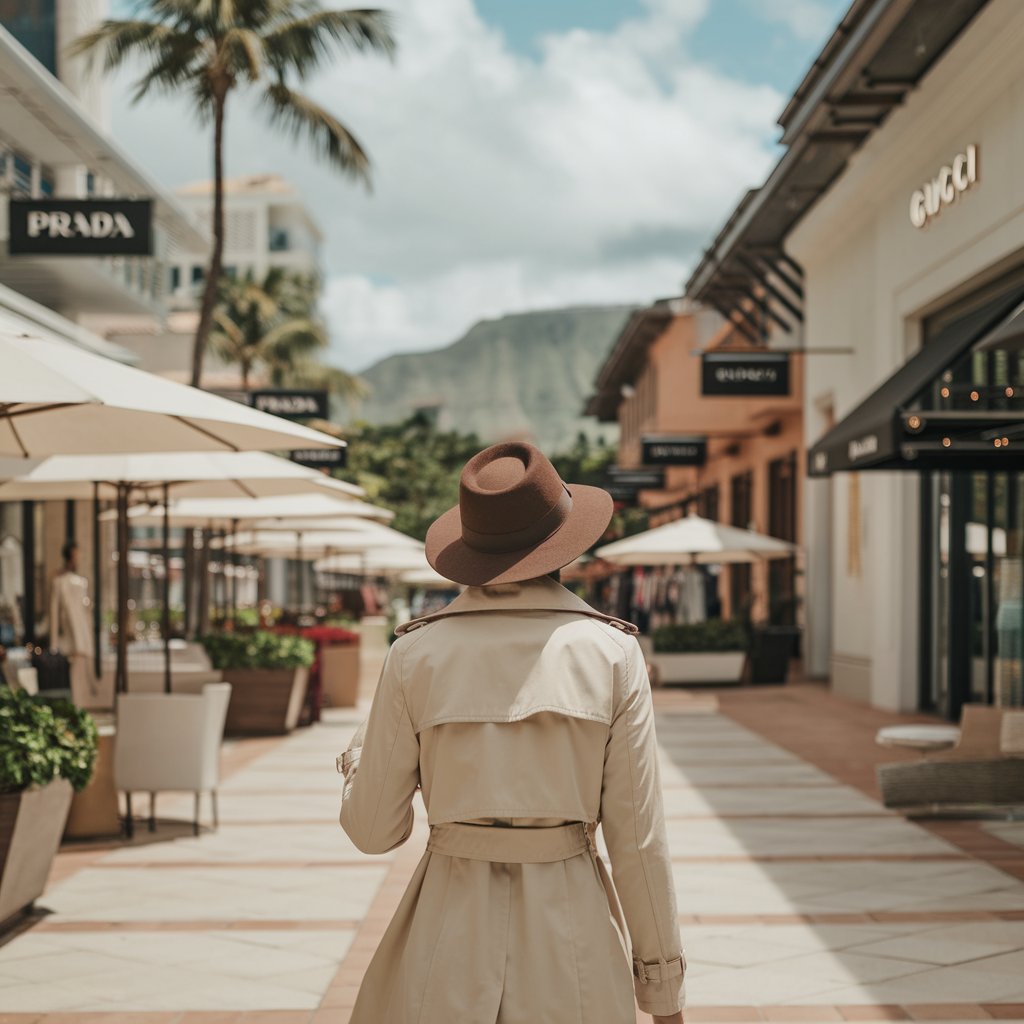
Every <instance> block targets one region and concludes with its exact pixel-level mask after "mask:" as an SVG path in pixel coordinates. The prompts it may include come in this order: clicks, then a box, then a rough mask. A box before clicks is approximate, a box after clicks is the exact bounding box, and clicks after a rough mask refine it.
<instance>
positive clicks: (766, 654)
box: [750, 626, 800, 684]
mask: <svg viewBox="0 0 1024 1024" xmlns="http://www.w3.org/2000/svg"><path fill="white" fill-rule="evenodd" d="M799 642H800V630H799V629H798V628H797V627H796V626H755V627H754V629H753V630H752V631H751V634H750V682H751V683H754V684H767V683H784V682H785V681H786V674H787V673H788V672H789V660H790V658H792V657H793V655H794V654H795V653H796V650H797V645H798V644H799Z"/></svg>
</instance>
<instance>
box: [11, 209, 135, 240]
mask: <svg viewBox="0 0 1024 1024" xmlns="http://www.w3.org/2000/svg"><path fill="white" fill-rule="evenodd" d="M44 236H45V237H47V238H134V237H135V228H133V227H132V223H131V221H130V220H129V219H128V218H127V217H126V216H125V215H124V214H123V213H108V212H107V211H106V210H94V211H93V212H92V213H83V212H82V211H81V210H77V211H76V212H75V213H68V211H67V210H29V211H28V237H29V238H42V237H44Z"/></svg>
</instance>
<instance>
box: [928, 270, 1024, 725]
mask: <svg viewBox="0 0 1024 1024" xmlns="http://www.w3.org/2000/svg"><path fill="white" fill-rule="evenodd" d="M1022 300H1024V285H1022V276H1021V272H1020V270H1019V269H1018V270H1017V271H1016V272H1014V273H1011V274H1010V275H1008V276H1007V277H1004V278H1002V279H1000V280H998V281H996V282H994V283H993V284H991V285H989V286H987V287H985V288H983V289H980V290H979V291H977V292H976V293H974V294H973V295H971V296H968V297H967V298H966V299H964V300H963V301H961V302H958V303H956V304H955V305H953V306H951V307H950V308H949V309H947V310H943V311H941V312H940V313H938V314H937V315H936V316H934V317H931V318H929V319H928V320H926V321H925V322H924V324H923V325H922V335H923V342H924V344H925V345H926V346H927V345H928V344H930V343H932V342H933V341H935V339H937V338H938V337H939V336H940V334H942V333H943V332H948V331H951V330H954V331H955V330H957V329H959V328H962V329H963V330H964V332H965V333H968V334H969V333H974V332H976V330H977V328H978V325H979V324H984V323H987V322H989V321H992V320H993V319H996V320H999V319H1001V318H1002V317H1003V316H1004V315H1005V314H1006V312H1007V310H1009V309H1012V308H1013V306H1014V305H1015V304H1016V303H1018V302H1020V301H1022ZM1022 395H1024V346H1022V344H1021V337H1020V336H1019V335H1013V334H1011V335H1009V336H1007V337H1005V338H1003V340H1001V341H999V342H997V343H996V344H994V345H981V346H975V348H974V350H973V351H970V352H968V353H967V354H966V355H965V356H964V357H963V358H962V359H960V360H959V361H958V362H957V363H956V364H955V365H954V366H952V367H951V368H950V369H948V370H947V371H945V372H944V373H942V374H941V376H940V377H939V378H938V379H937V380H936V381H935V382H934V384H933V385H932V387H931V389H930V399H931V401H930V402H927V403H926V407H934V408H937V409H940V410H944V411H950V412H957V413H959V414H960V415H961V416H963V414H964V413H975V414H979V415H978V420H979V422H980V425H981V430H979V429H978V426H979V425H978V424H975V423H973V422H971V421H972V420H973V419H974V417H970V418H969V420H968V422H967V423H966V424H965V429H964V430H963V431H962V432H960V433H953V432H952V431H951V437H952V441H953V444H954V445H955V446H956V445H960V444H962V443H963V442H964V441H965V440H968V441H971V442H974V441H975V436H977V439H978V440H984V439H985V438H989V441H988V443H989V445H992V444H993V441H992V439H991V438H992V437H993V436H995V437H998V438H999V440H1000V441H1001V442H1002V437H1001V436H1000V435H1004V436H1006V437H1007V438H1009V439H1010V442H1009V444H1007V445H1006V446H1007V447H1009V448H1010V449H1011V452H1010V457H1011V459H1012V458H1013V448H1014V446H1015V445H1016V444H1017V443H1018V441H1019V439H1020V437H1021V427H1020V415H1021V412H1022V411H1024V401H1022ZM993 414H996V417H998V418H994V417H993ZM1003 415H1005V422H1002V416H1003ZM996 454H997V455H998V454H999V453H996ZM985 461H987V462H989V466H988V467H987V468H985V466H984V462H982V455H979V456H977V461H976V463H975V465H974V466H969V465H965V466H964V468H962V469H956V470H943V471H935V472H930V473H924V474H922V479H921V506H922V510H921V562H922V571H921V629H922V638H921V647H920V651H921V687H920V706H921V707H922V709H927V710H934V711H937V712H939V713H940V714H943V715H946V716H947V717H949V718H951V719H953V720H956V719H958V718H959V716H960V711H961V708H962V707H963V705H964V704H965V703H967V702H977V703H985V704H998V705H1001V706H1004V707H1021V706H1024V473H1021V472H1019V471H1017V470H1016V469H1015V468H1014V467H1013V464H1012V462H1010V465H1009V466H1007V468H1006V469H1003V468H1002V467H1000V466H999V465H998V460H997V459H996V458H994V457H992V456H986V457H985ZM1008 461H1009V460H1008ZM979 464H980V465H981V468H979Z"/></svg>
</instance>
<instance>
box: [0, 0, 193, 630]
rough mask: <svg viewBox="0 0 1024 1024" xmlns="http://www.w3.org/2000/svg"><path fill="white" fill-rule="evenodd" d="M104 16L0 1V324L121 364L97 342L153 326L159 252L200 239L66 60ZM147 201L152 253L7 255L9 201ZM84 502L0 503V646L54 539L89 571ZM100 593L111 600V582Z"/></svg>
mask: <svg viewBox="0 0 1024 1024" xmlns="http://www.w3.org/2000/svg"><path fill="white" fill-rule="evenodd" d="M105 12H106V5H105V3H101V2H99V0H2V2H0V329H4V330H10V331H15V332H17V333H25V334H30V335H40V336H44V337H51V338H58V339H60V340H62V341H65V342H70V343H72V344H75V345H80V346H82V347H85V348H88V349H90V350H92V351H95V352H97V353H99V354H101V355H104V356H107V357H110V358H114V359H119V360H121V361H125V362H135V361H136V357H135V356H134V355H133V354H132V353H131V352H130V351H128V350H127V349H126V348H124V347H122V346H119V345H117V344H112V343H111V342H110V341H108V340H107V339H106V337H105V335H107V334H108V333H110V331H111V329H112V327H113V325H115V324H117V323H119V322H121V321H122V320H123V319H124V318H126V317H127V318H133V319H139V318H144V319H146V320H148V321H152V322H158V321H159V320H160V318H162V317H163V316H164V315H165V313H166V312H167V309H168V300H169V296H170V289H169V283H170V278H169V254H170V252H171V250H172V248H173V247H178V248H182V247H190V248H200V247H202V246H203V245H204V244H205V239H204V237H203V236H202V235H201V234H200V233H199V231H198V230H197V229H196V228H195V227H194V226H193V224H192V222H191V220H190V219H189V217H188V216H187V214H186V213H185V211H184V209H183V208H182V206H181V205H180V204H179V203H178V201H177V200H176V199H175V198H174V197H173V196H171V195H170V194H169V193H167V192H166V191H165V190H163V189H161V188H160V187H159V186H157V185H156V183H155V182H153V181H152V179H150V178H149V177H148V176H147V175H146V174H145V173H144V172H143V171H142V170H141V169H140V168H139V167H138V165H137V164H136V163H135V162H134V161H133V160H132V159H131V157H130V156H129V155H128V154H127V153H126V152H125V151H124V150H123V149H122V148H121V147H120V146H119V145H118V144H117V143H116V141H115V140H114V139H112V138H111V136H110V135H109V134H108V133H107V131H106V130H105V126H106V123H107V120H108V119H107V109H108V108H107V104H106V99H105V86H104V84H103V82H102V80H101V79H98V78H96V77H95V76H93V75H90V74H88V73H87V72H86V68H85V65H84V62H82V61H76V60H74V59H72V58H70V57H69V56H68V54H67V48H68V44H69V43H70V42H71V41H72V40H73V39H75V38H77V36H78V35H79V34H80V33H81V32H82V31H84V30H86V29H87V28H89V27H90V26H91V25H92V24H94V23H95V20H96V19H97V18H99V17H102V16H103V15H104V14H105ZM116 198H128V199H141V198H145V199H150V200H151V201H152V214H153V222H152V240H153V245H152V253H151V254H150V255H62V254H60V253H57V252H53V253H36V254H28V255H19V254H12V253H11V251H10V236H11V224H12V216H11V205H10V204H11V201H12V200H13V201H15V203H17V202H18V201H26V200H40V201H46V200H59V201H63V200H69V201H71V202H76V201H80V200H95V201H96V202H97V203H98V204H99V205H103V202H104V200H106V199H116ZM91 515H92V509H91V508H90V507H89V503H85V502H78V503H75V502H68V503H65V502H53V501H49V502H17V503H4V504H0V643H9V642H11V640H12V639H13V638H14V637H16V636H18V637H20V636H27V637H28V638H30V639H31V638H33V637H34V636H35V635H36V630H37V627H39V626H42V625H44V621H43V620H44V616H45V610H46V607H47V595H48V589H49V581H50V579H51V577H52V575H53V574H54V572H55V571H56V569H57V567H58V566H59V564H60V549H61V546H62V545H63V543H64V541H65V540H66V539H68V538H70V537H73V538H75V539H76V540H77V541H78V543H79V545H80V547H81V555H82V565H83V568H85V569H87V571H88V573H89V574H90V575H92V574H93V569H92V565H93V562H92V530H91V527H90V525H89V524H90V522H91ZM106 593H107V594H109V593H111V590H110V588H109V586H108V587H107V588H106Z"/></svg>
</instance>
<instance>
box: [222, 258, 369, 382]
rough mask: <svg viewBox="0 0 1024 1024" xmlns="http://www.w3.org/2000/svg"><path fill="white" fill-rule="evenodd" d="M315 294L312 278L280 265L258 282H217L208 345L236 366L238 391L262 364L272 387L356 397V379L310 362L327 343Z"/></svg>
mask: <svg viewBox="0 0 1024 1024" xmlns="http://www.w3.org/2000/svg"><path fill="white" fill-rule="evenodd" d="M317 290H318V285H317V281H316V279H315V278H313V277H310V276H308V275H303V274H296V273H292V272H289V271H287V270H284V269H283V268H280V267H273V268H271V269H270V270H269V271H268V272H267V274H266V276H265V277H264V278H263V280H262V281H257V280H256V279H255V278H254V276H253V275H252V274H251V273H250V274H247V275H246V276H245V277H243V278H241V279H240V280H230V279H228V278H223V279H222V280H221V285H220V289H219V296H220V301H219V303H218V305H217V306H216V307H215V309H214V313H213V329H212V331H211V333H210V344H211V345H212V347H213V350H214V351H215V352H216V353H217V354H218V355H219V356H220V357H221V359H223V360H224V361H225V362H228V363H237V364H238V366H239V368H240V370H241V375H242V389H243V390H245V391H248V390H249V383H250V379H251V377H252V372H253V370H254V369H255V368H256V367H257V366H262V367H263V368H265V369H266V370H267V371H268V372H269V374H270V378H271V381H272V383H274V384H275V385H283V384H291V385H298V386H302V385H305V386H310V387H325V388H327V389H328V390H329V391H332V392H334V393H336V394H339V395H341V396H342V397H349V396H354V395H358V394H361V393H362V382H361V381H359V379H358V378H357V377H353V376H351V375H350V374H348V373H346V372H345V371H344V370H339V369H337V368H335V367H328V366H323V365H322V364H321V363H320V362H319V361H318V360H317V359H316V358H315V356H316V354H317V353H319V352H320V351H322V350H323V349H324V348H326V347H327V343H328V342H327V332H326V330H325V328H324V325H323V323H322V322H321V321H320V319H319V318H318V317H317V315H316V312H315V306H316V295H317Z"/></svg>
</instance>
